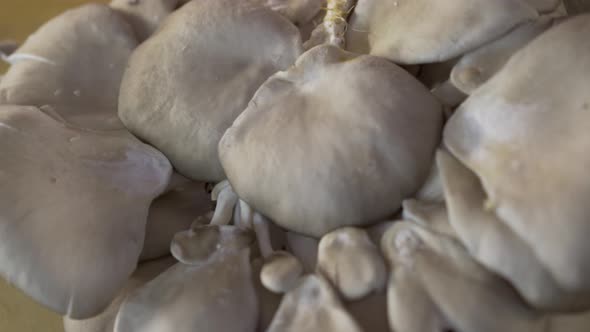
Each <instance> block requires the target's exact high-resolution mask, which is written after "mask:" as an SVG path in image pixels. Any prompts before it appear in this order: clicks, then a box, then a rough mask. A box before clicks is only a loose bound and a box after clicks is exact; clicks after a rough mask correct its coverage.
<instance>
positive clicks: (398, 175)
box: [219, 45, 442, 237]
mask: <svg viewBox="0 0 590 332" xmlns="http://www.w3.org/2000/svg"><path fill="white" fill-rule="evenodd" d="M361 110H362V111H361ZM441 125H442V112H441V106H440V104H439V103H438V101H437V100H436V99H435V98H434V97H433V96H432V95H431V94H430V92H429V91H428V90H427V89H426V88H425V87H424V86H422V85H421V84H420V83H419V82H418V81H417V80H416V79H415V78H414V77H412V76H410V75H409V74H408V73H407V72H405V71H404V70H403V69H401V68H400V67H398V66H396V65H395V64H392V63H391V62H389V61H387V60H385V59H382V58H378V57H373V56H358V55H355V54H352V53H349V52H346V51H343V50H341V49H339V48H337V47H334V46H330V45H322V46H318V47H315V48H313V49H311V50H309V51H308V52H306V53H305V54H304V55H303V56H301V57H300V58H299V59H298V60H297V63H296V65H295V66H294V67H292V68H291V69H289V70H288V71H285V72H280V73H277V74H276V75H274V76H273V77H271V78H270V79H269V80H267V81H266V82H265V83H264V84H263V85H262V86H261V87H260V89H259V90H258V91H257V92H256V94H255V96H254V98H253V99H252V101H251V102H250V104H249V106H248V108H247V109H246V110H245V111H244V112H243V113H242V114H241V115H240V116H239V117H238V118H237V119H236V121H235V122H234V124H233V125H232V126H231V127H230V128H229V129H228V130H227V131H226V133H225V135H224V136H223V138H222V140H221V141H220V144H219V155H220V159H221V163H222V165H223V168H224V170H225V172H226V174H227V176H228V179H229V181H230V182H231V184H232V186H233V189H234V190H235V192H236V193H237V194H238V196H239V197H240V198H241V199H243V200H245V201H247V202H248V203H249V204H250V205H251V206H252V208H254V209H255V210H257V211H260V212H261V213H262V214H264V215H265V216H268V217H269V218H270V219H271V220H273V221H274V222H275V223H277V224H278V225H280V226H281V227H283V228H286V229H287V230H290V231H294V232H298V233H301V234H304V235H311V236H315V237H320V236H322V235H323V234H325V233H327V232H329V231H331V230H334V229H336V228H338V227H342V226H347V225H357V226H358V225H368V224H371V223H375V222H378V221H381V220H383V219H386V218H387V217H388V216H390V215H392V214H393V213H395V211H396V210H398V209H399V207H400V204H401V200H402V199H404V198H407V197H408V196H410V195H412V194H413V193H414V192H416V191H417V190H418V189H419V186H420V185H421V184H422V183H423V181H424V180H425V178H426V176H427V174H428V170H429V167H430V165H431V162H432V157H433V152H434V149H435V148H436V145H437V144H438V140H439V135H440V129H441ZM418 132H419V133H420V139H419V140H418V139H416V137H417V133H418ZM359 151H361V152H362V153H359ZM279 165H280V166H279ZM259 174H264V178H263V179H262V180H261V178H260V176H259Z"/></svg>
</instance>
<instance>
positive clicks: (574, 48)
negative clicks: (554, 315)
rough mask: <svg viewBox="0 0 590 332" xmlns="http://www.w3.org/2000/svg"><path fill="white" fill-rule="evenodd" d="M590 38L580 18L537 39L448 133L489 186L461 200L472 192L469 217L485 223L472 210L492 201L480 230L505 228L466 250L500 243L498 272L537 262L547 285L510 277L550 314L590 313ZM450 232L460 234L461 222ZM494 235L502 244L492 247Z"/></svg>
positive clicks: (589, 23) (473, 99) (452, 147)
mask: <svg viewBox="0 0 590 332" xmlns="http://www.w3.org/2000/svg"><path fill="white" fill-rule="evenodd" d="M588 35H590V15H580V16H576V17H572V18H569V19H568V20H566V21H564V22H563V23H560V24H558V25H556V26H554V27H552V28H551V29H549V30H547V31H546V32H544V33H543V34H541V35H540V36H538V37H537V38H536V39H535V40H533V41H532V42H530V43H529V44H528V45H527V46H525V47H524V48H522V49H521V50H519V51H518V52H517V53H516V54H514V55H513V56H512V57H511V59H510V60H509V61H508V63H507V64H506V65H505V66H504V67H503V68H502V70H500V71H499V72H498V73H497V74H496V75H495V76H494V77H492V79H490V80H489V81H488V82H486V83H485V84H484V85H482V86H481V87H480V88H479V89H478V90H477V91H476V92H474V93H473V94H472V95H471V96H470V97H469V98H468V99H467V101H465V102H464V103H463V104H462V106H461V107H460V108H459V109H458V110H457V111H456V112H455V114H454V115H453V116H452V118H451V119H450V120H449V122H448V123H447V125H446V127H445V132H444V143H445V145H446V146H447V147H448V149H449V151H451V152H452V153H453V155H455V156H456V157H457V158H458V159H459V160H460V161H461V162H462V163H464V164H465V166H466V167H467V168H468V169H470V170H472V171H473V172H474V173H475V174H476V175H477V177H478V178H479V179H481V185H482V186H483V193H481V194H480V195H479V196H478V198H477V199H476V198H475V197H469V200H466V198H463V197H468V195H472V194H471V193H472V192H473V190H474V189H470V190H469V191H467V190H462V191H459V192H458V193H457V197H459V199H458V200H457V202H461V200H466V201H465V203H464V206H466V207H465V211H468V212H470V213H477V215H480V214H486V213H483V212H481V205H480V209H479V210H478V207H477V205H473V206H471V204H478V202H476V200H480V201H486V202H487V204H486V206H487V207H488V209H487V210H488V212H490V213H489V214H491V215H492V216H493V218H491V219H490V218H487V219H482V220H486V223H488V222H489V223H491V224H493V225H496V224H499V226H494V227H490V226H487V225H486V226H485V228H483V229H485V230H486V233H487V232H490V235H486V236H483V235H482V231H481V230H480V231H474V233H472V234H464V236H461V238H462V240H463V241H464V242H467V243H468V242H472V241H473V242H475V243H477V242H479V241H480V240H479V239H482V240H484V239H485V240H486V241H490V242H493V241H498V243H502V245H490V247H489V249H488V250H489V251H487V252H486V254H488V255H490V256H495V257H498V258H500V257H501V258H502V259H501V260H498V261H495V262H490V263H489V264H486V265H487V266H488V267H489V268H492V266H494V268H492V269H494V270H503V269H504V268H502V266H505V265H510V266H514V268H515V271H519V270H521V269H524V267H525V266H526V265H527V264H529V265H530V264H533V263H531V262H538V264H539V269H542V270H545V271H546V273H547V276H546V278H548V279H547V280H546V281H543V282H541V281H534V282H532V281H531V280H526V279H525V278H522V277H517V273H516V272H507V271H505V273H504V274H502V275H503V276H504V277H505V278H507V279H509V280H510V281H511V282H512V283H513V284H515V285H516V286H517V288H518V289H519V291H520V292H521V294H522V295H523V296H524V297H525V298H526V299H527V300H528V301H529V302H530V303H531V304H532V305H535V306H537V307H540V308H545V309H566V310H570V309H572V308H575V307H577V308H578V309H585V308H588V307H589V306H590V279H589V278H587V276H588V275H590V255H588V254H587V252H588V249H590V246H589V242H588V241H587V238H586V236H585V234H589V233H590V223H588V218H587V216H588V215H589V214H590V210H589V207H590V206H589V205H588V204H587V203H586V202H587V201H588V200H589V199H590V186H589V185H588V182H587V181H581V180H580V179H584V178H585V177H586V174H587V172H588V167H587V165H588V164H589V163H590V159H589V157H588V156H589V155H588V154H587V153H586V151H587V150H588V149H589V148H590V144H589V142H590V132H589V131H588V130H587V126H586V123H588V121H590V112H588V111H587V110H589V109H590V99H589V98H588V89H589V83H588V77H590V57H588V56H585V55H586V54H590V39H589V38H587V37H588ZM532 73H534V81H531V74H532ZM556 78H558V79H556ZM532 82H534V83H535V84H532ZM572 160H575V162H574V161H572ZM472 177H473V176H472ZM459 180H460V179H459ZM459 180H457V181H459ZM449 184H451V183H450V182H449ZM466 188H477V185H475V186H471V187H466ZM480 190H481V188H480ZM557 191H558V192H559V195H556V192H557ZM447 203H449V202H447ZM479 204H481V203H479ZM448 207H449V211H451V206H450V204H449V205H448ZM478 211H479V212H478ZM457 220H460V217H459V216H457ZM464 222H467V220H464ZM457 223H459V221H457ZM451 224H452V225H453V226H454V228H455V229H456V230H457V233H459V229H458V225H457V226H455V221H454V220H453V217H451ZM477 225H481V224H480V223H474V222H473V221H472V220H469V228H470V229H475V228H476V227H478V226H477ZM500 229H503V230H502V231H500ZM495 232H501V234H502V237H503V238H496V237H495V235H494V236H493V237H492V235H491V234H493V233H495ZM499 234H500V233H498V235H499ZM507 238H511V239H512V240H510V241H511V242H514V243H517V242H518V243H519V244H518V246H519V247H522V249H521V250H525V251H524V252H528V254H527V255H526V260H524V261H520V260H519V259H525V258H517V257H520V254H514V253H512V251H511V252H510V254H509V255H506V254H504V255H500V251H503V250H506V249H507V248H508V247H509V246H508V245H507V244H506V243H508V240H507ZM514 245H515V246H516V244H514ZM480 247H481V245H476V246H475V248H480ZM507 257H510V258H511V259H506V258H507ZM535 264H536V263H535ZM525 272H526V271H523V273H525ZM513 273H514V274H513ZM530 274H531V273H530V272H526V275H527V276H528V275H530ZM529 278H532V276H529ZM525 280H526V281H525ZM533 285H535V286H533ZM555 292H557V293H555Z"/></svg>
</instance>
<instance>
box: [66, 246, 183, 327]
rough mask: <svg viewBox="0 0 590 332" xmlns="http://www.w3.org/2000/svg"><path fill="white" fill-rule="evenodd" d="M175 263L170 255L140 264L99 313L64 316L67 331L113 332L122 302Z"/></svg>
mask: <svg viewBox="0 0 590 332" xmlns="http://www.w3.org/2000/svg"><path fill="white" fill-rule="evenodd" d="M174 263H176V260H175V259H174V258H172V257H170V256H168V257H164V258H160V259H157V260H154V261H149V262H145V263H142V264H140V265H139V266H138V267H137V270H135V272H133V274H132V275H131V278H130V279H129V280H127V282H126V283H125V286H124V287H123V288H122V289H121V291H119V294H118V295H117V297H116V298H115V299H114V300H113V301H112V302H111V304H110V305H109V306H108V307H107V309H106V310H104V311H103V312H101V313H100V314H99V315H97V316H95V317H92V318H89V319H83V320H75V319H71V318H68V317H64V318H63V323H64V329H65V332H112V331H113V329H114V327H115V318H117V313H118V312H119V308H120V306H121V303H123V300H125V298H126V297H127V295H128V294H130V293H132V292H133V291H135V290H136V289H137V288H139V287H141V286H143V285H144V284H146V283H147V282H149V281H150V280H152V279H154V278H155V277H156V276H158V275H159V274H160V273H162V272H163V271H164V270H166V269H168V268H169V267H171V266H172V265H174Z"/></svg>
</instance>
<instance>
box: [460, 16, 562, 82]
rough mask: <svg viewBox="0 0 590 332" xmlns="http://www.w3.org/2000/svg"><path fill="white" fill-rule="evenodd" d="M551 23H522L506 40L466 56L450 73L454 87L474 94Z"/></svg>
mask: <svg viewBox="0 0 590 332" xmlns="http://www.w3.org/2000/svg"><path fill="white" fill-rule="evenodd" d="M552 24H553V19H551V18H547V17H542V18H539V19H538V20H534V21H530V22H526V23H523V24H521V25H520V26H518V27H516V28H515V29H514V30H512V31H510V32H509V33H508V34H506V35H504V36H503V37H501V38H499V39H497V40H495V41H493V42H491V43H488V44H486V45H483V46H482V47H479V48H477V49H476V50H474V51H471V52H469V53H467V54H465V55H464V56H463V57H462V58H461V60H460V61H459V62H458V63H457V64H456V65H455V67H454V68H453V71H452V72H451V81H452V83H453V85H454V86H456V87H457V88H458V89H460V90H461V91H463V92H464V93H466V94H471V93H472V92H473V91H474V90H475V89H477V88H478V87H480V86H481V85H482V84H483V83H485V82H486V81H487V80H489V79H490V77H492V76H493V75H494V74H496V73H497V72H498V70H500V69H501V68H502V66H504V65H505V64H506V62H508V60H509V59H510V57H511V56H512V55H513V54H514V53H516V51H518V50H519V49H520V48H522V47H524V46H525V45H526V44H528V43H529V42H530V41H531V40H533V39H534V38H535V37H537V36H538V35H539V34H541V33H543V32H544V31H545V30H547V29H548V28H550V27H551V25H552Z"/></svg>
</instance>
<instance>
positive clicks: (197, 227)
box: [170, 220, 254, 265]
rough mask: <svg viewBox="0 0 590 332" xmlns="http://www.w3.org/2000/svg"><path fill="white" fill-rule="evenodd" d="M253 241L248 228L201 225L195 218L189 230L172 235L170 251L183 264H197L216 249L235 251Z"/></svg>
mask: <svg viewBox="0 0 590 332" xmlns="http://www.w3.org/2000/svg"><path fill="white" fill-rule="evenodd" d="M253 243H254V237H253V234H252V232H251V231H250V230H247V229H242V228H239V227H236V226H227V225H203V223H202V222H201V221H200V220H197V221H196V222H195V223H194V224H193V225H191V228H190V229H189V230H187V231H184V232H180V233H177V234H176V235H174V239H173V240H172V243H171V245H170V251H171V252H172V255H173V256H174V257H175V258H176V259H177V260H178V261H180V262H182V263H183V264H187V265H199V264H202V263H203V262H205V261H207V260H209V259H211V257H212V256H214V255H215V253H216V252H218V251H235V250H239V249H243V248H248V247H250V246H251V245H252V244H253Z"/></svg>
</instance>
